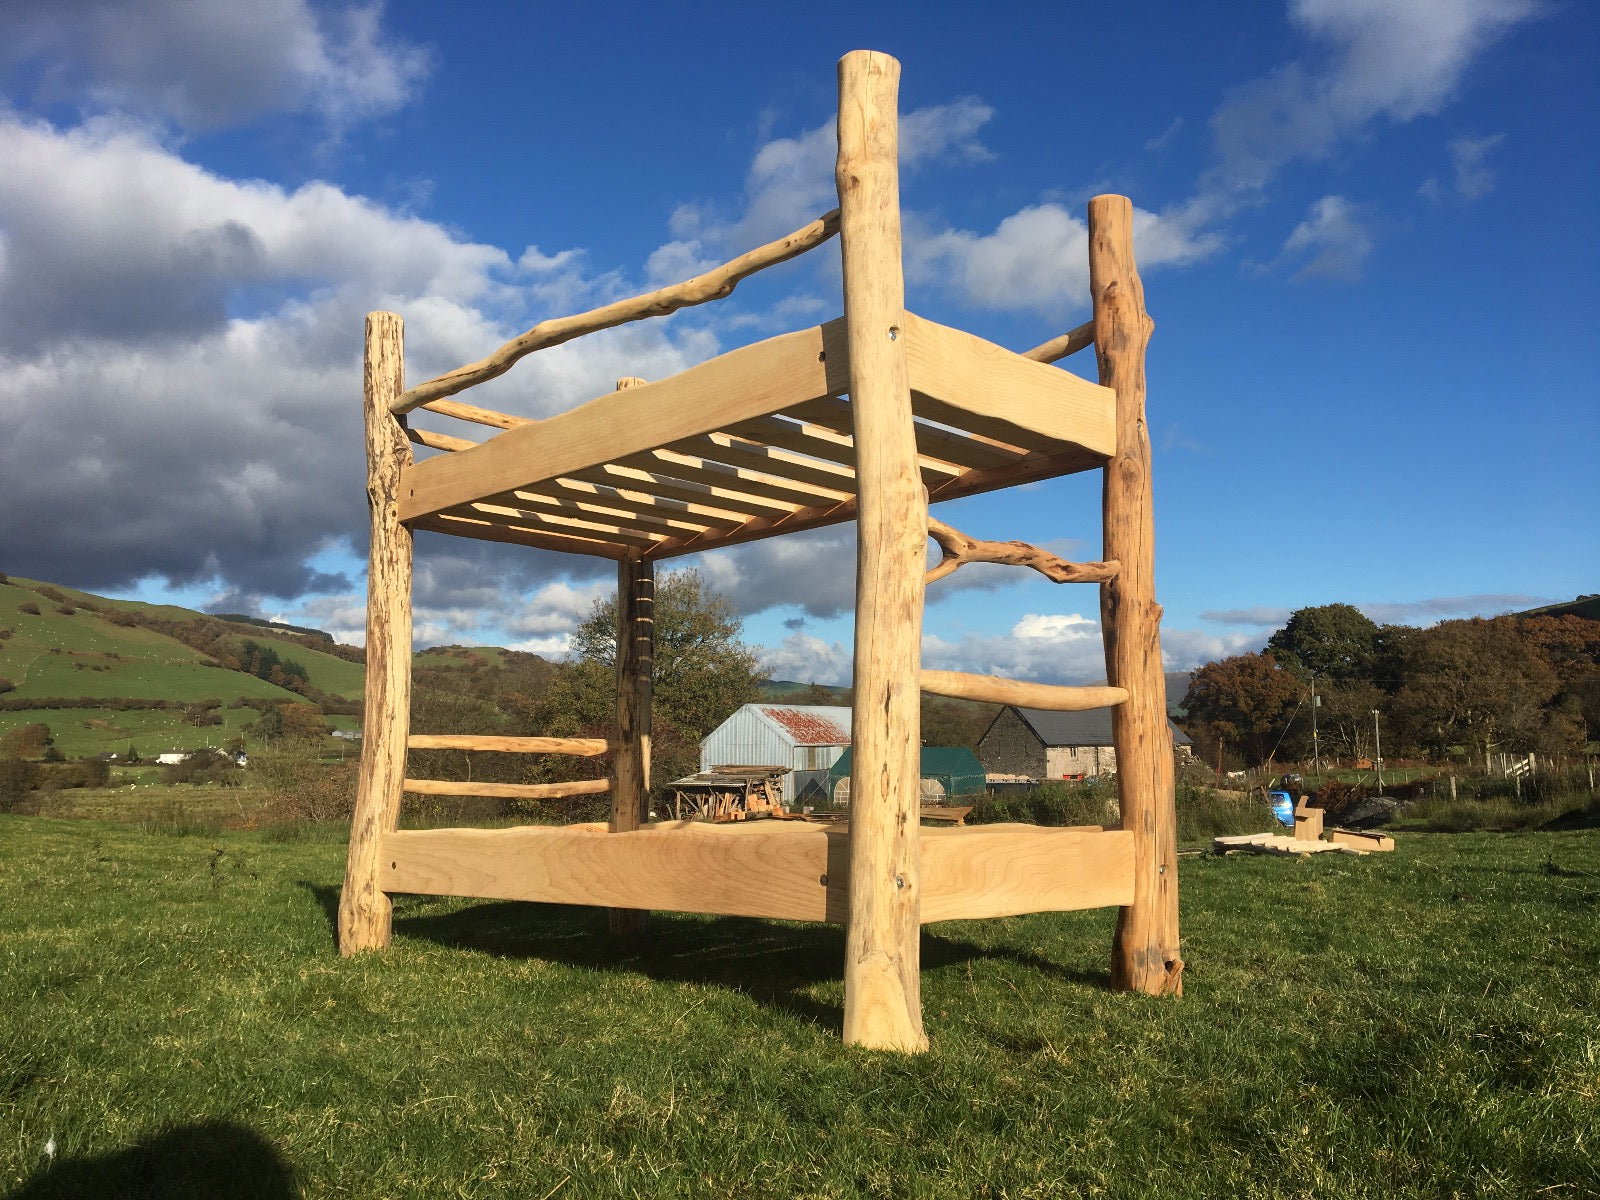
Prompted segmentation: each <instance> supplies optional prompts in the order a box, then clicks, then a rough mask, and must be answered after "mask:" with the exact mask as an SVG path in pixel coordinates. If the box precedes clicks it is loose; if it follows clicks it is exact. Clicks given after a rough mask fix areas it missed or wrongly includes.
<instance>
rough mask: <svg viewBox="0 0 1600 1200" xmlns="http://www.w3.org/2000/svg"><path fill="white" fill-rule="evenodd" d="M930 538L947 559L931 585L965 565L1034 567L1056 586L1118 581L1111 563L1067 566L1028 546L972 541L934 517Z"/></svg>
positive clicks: (929, 579)
mask: <svg viewBox="0 0 1600 1200" xmlns="http://www.w3.org/2000/svg"><path fill="white" fill-rule="evenodd" d="M928 536H929V537H931V538H932V539H933V540H934V541H936V542H938V543H939V549H940V550H942V551H944V557H943V558H942V559H940V561H939V565H938V566H936V567H934V568H933V569H932V570H930V571H929V572H928V574H927V578H926V580H925V582H926V583H932V582H933V581H934V580H936V579H943V578H944V577H945V576H946V575H950V574H952V573H954V572H955V571H956V570H957V569H958V568H959V567H960V566H961V565H962V564H963V563H969V562H991V563H1005V564H1006V565H1008V566H1014V567H1032V568H1033V569H1034V570H1035V571H1038V572H1039V573H1040V574H1041V575H1043V576H1044V577H1045V578H1046V579H1050V580H1053V581H1054V582H1056V583H1105V582H1107V581H1108V580H1111V579H1115V578H1116V576H1117V569H1118V564H1117V563H1116V562H1115V561H1112V562H1089V563H1075V562H1068V561H1067V560H1066V559H1064V558H1057V557H1056V556H1055V555H1054V554H1051V553H1050V552H1049V551H1048V550H1041V549H1039V547H1037V546H1030V545H1029V544H1028V543H1027V542H986V541H982V540H980V539H978V538H975V537H971V536H969V535H967V534H965V533H962V532H961V531H960V530H959V529H955V528H953V527H951V526H949V525H946V524H945V523H944V522H943V521H940V520H938V519H936V518H934V517H931V516H930V517H929V518H928Z"/></svg>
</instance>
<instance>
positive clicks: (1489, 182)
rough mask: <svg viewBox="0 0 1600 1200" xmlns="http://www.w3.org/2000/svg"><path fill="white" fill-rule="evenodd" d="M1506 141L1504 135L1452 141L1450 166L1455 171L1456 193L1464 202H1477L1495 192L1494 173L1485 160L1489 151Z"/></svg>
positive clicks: (1461, 138)
mask: <svg viewBox="0 0 1600 1200" xmlns="http://www.w3.org/2000/svg"><path fill="white" fill-rule="evenodd" d="M1505 140H1506V135H1505V134H1503V133H1495V134H1490V135H1489V136H1488V137H1481V138H1469V137H1458V138H1451V139H1450V164H1451V166H1452V167H1454V169H1455V179H1456V192H1457V193H1458V194H1459V195H1460V196H1461V198H1462V199H1463V200H1477V199H1480V198H1482V197H1484V196H1487V195H1488V194H1489V193H1490V192H1492V191H1493V190H1494V172H1493V171H1491V170H1489V168H1488V166H1487V165H1486V162H1485V160H1486V159H1487V158H1488V157H1489V151H1491V150H1493V149H1494V148H1495V147H1496V146H1498V145H1499V144H1500V143H1501V142H1503V141H1505Z"/></svg>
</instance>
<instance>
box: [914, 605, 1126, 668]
mask: <svg viewBox="0 0 1600 1200" xmlns="http://www.w3.org/2000/svg"><path fill="white" fill-rule="evenodd" d="M922 662H923V665H924V666H927V667H932V668H936V669H940V670H950V671H966V672H970V673H972V674H977V675H999V676H1001V677H1003V678H1006V679H1024V680H1030V681H1033V682H1038V683H1070V684H1077V683H1091V682H1095V681H1098V680H1102V679H1104V678H1105V671H1106V666H1105V650H1104V647H1103V645H1102V642H1101V638H1100V625H1099V622H1098V621H1096V620H1094V619H1093V618H1090V617H1086V616H1083V615H1082V614H1080V613H1028V614H1026V615H1025V616H1023V617H1022V618H1020V619H1019V620H1018V621H1017V622H1016V623H1015V624H1014V625H1013V626H1012V627H1011V629H1010V630H1009V631H1007V632H1006V633H1004V634H977V633H966V634H964V635H962V636H961V637H960V638H958V639H956V640H953V641H952V640H950V639H947V638H942V637H939V636H937V635H935V634H926V635H924V637H923V639H922Z"/></svg>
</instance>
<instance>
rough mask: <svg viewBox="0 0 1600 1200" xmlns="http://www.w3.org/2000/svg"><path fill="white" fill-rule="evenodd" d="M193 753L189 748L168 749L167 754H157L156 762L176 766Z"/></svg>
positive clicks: (160, 764) (164, 765)
mask: <svg viewBox="0 0 1600 1200" xmlns="http://www.w3.org/2000/svg"><path fill="white" fill-rule="evenodd" d="M191 753H193V752H192V751H189V750H168V751H167V752H166V753H165V754H158V755H156V763H157V765H159V766H163V767H175V766H177V765H178V764H179V763H181V762H182V761H183V760H184V759H186V758H188V757H189V755H190V754H191Z"/></svg>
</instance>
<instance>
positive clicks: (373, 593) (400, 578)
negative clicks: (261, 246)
mask: <svg viewBox="0 0 1600 1200" xmlns="http://www.w3.org/2000/svg"><path fill="white" fill-rule="evenodd" d="M366 337H367V342H366V365H365V370H364V379H363V383H364V387H363V391H364V403H365V409H366V431H367V439H366V440H367V505H368V507H369V509H370V511H371V524H372V541H371V550H370V555H369V558H368V565H367V678H366V707H365V711H364V714H363V716H362V720H361V778H360V781H359V783H358V784H357V788H356V805H355V813H354V816H353V818H352V820H351V822H350V853H349V857H348V858H347V859H346V861H345V874H344V890H343V891H342V892H341V893H340V895H339V952H340V953H341V954H345V955H350V954H355V953H356V952H357V951H361V950H377V949H382V948H383V947H385V946H387V945H388V944H389V937H390V933H391V931H392V927H393V911H392V908H391V905H390V903H389V897H388V896H387V895H386V894H385V893H384V891H383V890H382V888H381V887H379V883H378V880H379V861H378V854H379V852H380V850H381V849H382V840H383V836H384V835H385V834H387V833H390V832H392V831H393V830H394V829H395V827H396V825H397V824H398V823H399V818H400V795H401V790H402V785H403V782H404V779H405V773H406V738H407V735H408V734H409V732H410V726H411V567H412V560H411V530H409V529H407V528H406V527H405V526H404V525H402V524H401V523H400V474H401V471H402V470H403V469H404V468H405V467H407V466H410V465H411V444H410V442H409V441H408V440H407V439H406V431H405V428H404V426H403V424H402V422H401V420H400V419H398V418H396V417H394V416H392V415H391V414H390V406H391V405H392V404H393V403H394V401H395V400H396V399H397V398H398V397H399V396H400V394H401V393H402V392H404V391H405V326H404V323H403V322H402V321H401V320H400V318H399V317H398V316H396V315H395V314H394V313H387V312H375V313H368V314H367V332H366Z"/></svg>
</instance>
